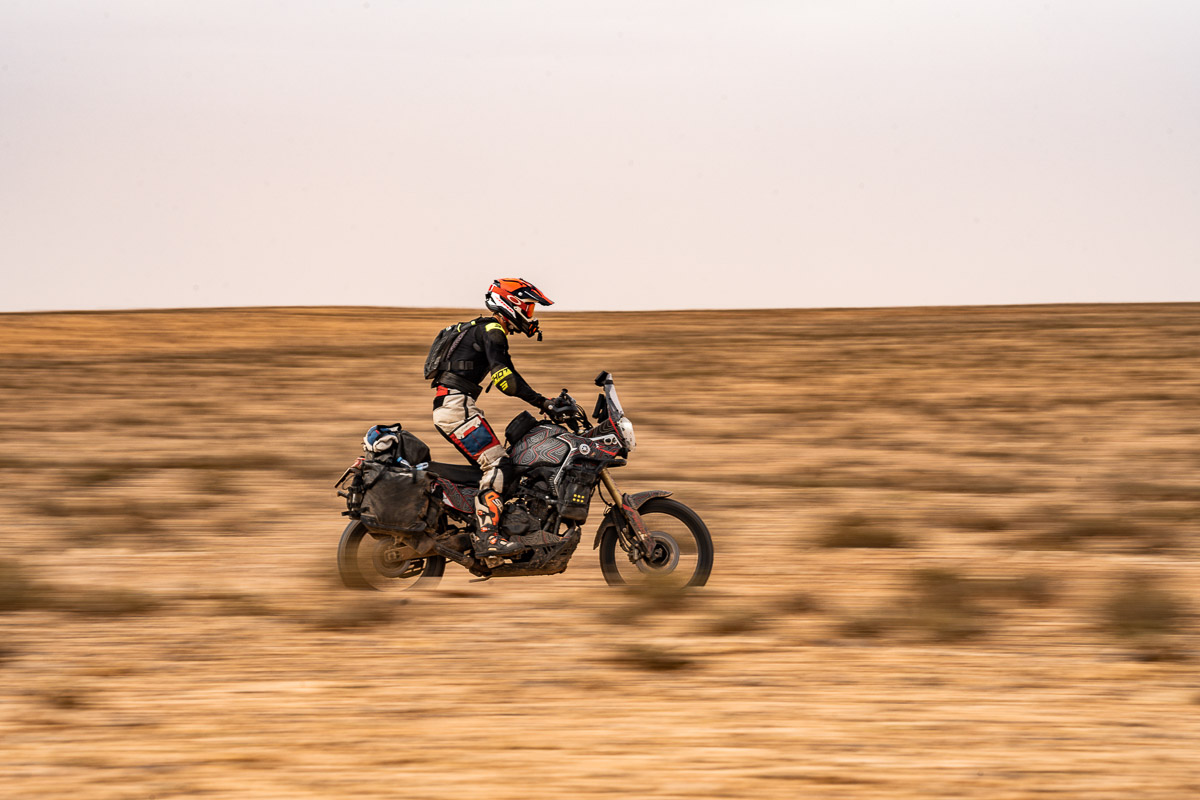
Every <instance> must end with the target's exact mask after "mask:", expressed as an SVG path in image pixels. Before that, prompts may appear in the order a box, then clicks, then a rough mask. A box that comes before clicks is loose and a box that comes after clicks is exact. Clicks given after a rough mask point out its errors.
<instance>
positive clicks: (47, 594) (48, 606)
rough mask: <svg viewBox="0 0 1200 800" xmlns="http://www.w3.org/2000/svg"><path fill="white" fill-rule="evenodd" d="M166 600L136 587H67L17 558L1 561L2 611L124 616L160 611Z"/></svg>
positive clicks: (0, 597)
mask: <svg viewBox="0 0 1200 800" xmlns="http://www.w3.org/2000/svg"><path fill="white" fill-rule="evenodd" d="M161 605H162V603H161V601H160V600H159V599H157V598H155V597H153V596H152V595H148V594H145V593H143V592H139V591H136V590H133V589H124V588H110V589H74V588H71V589H65V588H59V587H55V586H50V585H49V584H45V583H41V582H40V581H36V580H34V579H33V578H31V577H30V576H29V575H28V574H27V573H26V570H25V569H24V567H22V566H21V565H20V564H19V563H17V562H16V561H11V560H6V561H0V612H3V611H32V610H41V611H63V612H66V613H69V614H83V615H89V616H124V615H128V614H148V613H151V612H154V611H157V610H158V609H159V608H160V607H161Z"/></svg>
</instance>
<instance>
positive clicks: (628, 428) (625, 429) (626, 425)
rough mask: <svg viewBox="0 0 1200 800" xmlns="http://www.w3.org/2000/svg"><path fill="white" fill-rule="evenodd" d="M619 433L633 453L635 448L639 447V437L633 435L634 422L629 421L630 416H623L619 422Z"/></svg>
mask: <svg viewBox="0 0 1200 800" xmlns="http://www.w3.org/2000/svg"><path fill="white" fill-rule="evenodd" d="M617 433H619V434H621V439H622V440H623V441H624V442H625V449H626V450H628V451H629V452H631V453H632V452H633V448H635V447H637V438H636V437H635V436H634V435H633V423H632V422H630V421H629V417H621V419H620V420H619V421H618V422H617Z"/></svg>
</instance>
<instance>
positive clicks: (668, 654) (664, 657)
mask: <svg viewBox="0 0 1200 800" xmlns="http://www.w3.org/2000/svg"><path fill="white" fill-rule="evenodd" d="M613 660H614V661H616V662H617V663H619V664H624V665H625V666H628V667H633V668H635V669H642V670H646V671H647V672H677V671H679V670H682V669H687V668H689V667H691V666H693V665H694V664H695V662H694V661H693V660H692V659H691V658H688V657H687V656H685V655H683V654H681V653H677V652H675V651H674V650H671V649H669V648H666V647H661V646H659V645H651V644H631V645H628V646H626V647H625V648H624V649H623V650H622V651H621V652H619V653H618V654H617V655H616V656H614V657H613Z"/></svg>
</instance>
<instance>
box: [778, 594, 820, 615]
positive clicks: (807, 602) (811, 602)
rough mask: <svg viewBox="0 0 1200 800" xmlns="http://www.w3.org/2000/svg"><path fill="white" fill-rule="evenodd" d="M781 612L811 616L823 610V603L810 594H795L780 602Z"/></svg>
mask: <svg viewBox="0 0 1200 800" xmlns="http://www.w3.org/2000/svg"><path fill="white" fill-rule="evenodd" d="M779 610H780V611H782V612H783V613H785V614H811V613H813V612H814V611H820V610H821V603H820V601H818V600H817V598H816V597H814V596H813V595H812V594H810V593H808V592H795V593H794V594H789V595H787V596H786V597H784V598H783V599H782V600H781V601H780V603H779Z"/></svg>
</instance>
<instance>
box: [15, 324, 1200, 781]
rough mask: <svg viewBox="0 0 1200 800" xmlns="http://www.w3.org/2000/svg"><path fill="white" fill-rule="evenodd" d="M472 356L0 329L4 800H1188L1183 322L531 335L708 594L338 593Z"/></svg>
mask: <svg viewBox="0 0 1200 800" xmlns="http://www.w3.org/2000/svg"><path fill="white" fill-rule="evenodd" d="M468 316H469V314H467V313H466V312H455V311H442V312H438V311H429V310H422V311H405V310H392V309H304V310H298V309H250V310H229V311H196V312H186V311H185V312H146V313H98V314H44V315H24V314H22V315H4V316H0V359H2V360H0V364H2V365H3V366H0V442H2V445H0V476H2V477H3V489H0V531H2V538H0V559H2V561H0V795H3V796H4V797H12V798H72V800H100V799H101V798H113V799H114V800H115V799H116V798H122V799H124V798H176V797H180V798H182V797H204V796H207V797H221V798H224V797H229V798H342V797H345V798H351V797H353V798H368V797H381V798H382V797H411V798H448V797H454V798H463V797H466V798H471V797H489V798H530V797H547V798H551V797H552V798H560V797H592V796H595V797H655V798H683V797H755V798H759V797H820V798H826V797H828V798H843V797H844V798H871V797H884V798H940V797H946V798H1026V797H1034V796H1038V797H1041V796H1060V797H1072V798H1076V797H1087V798H1130V797H1138V798H1183V797H1195V796H1200V672H1198V669H1197V659H1198V658H1200V651H1198V650H1197V647H1196V641H1195V634H1196V631H1197V624H1196V616H1195V612H1196V610H1197V609H1198V608H1200V570H1198V568H1197V560H1196V559H1197V555H1198V554H1200V548H1198V547H1197V541H1196V534H1197V531H1198V528H1200V524H1198V520H1200V478H1197V473H1198V468H1200V306H1197V305H1144V306H1133V305H1131V306H1060V307H1052V306H1046V307H1009V308H1000V307H996V308H971V309H967V308H961V309H905V310H897V309H889V310H831V311H781V312H734V313H721V314H702V313H663V314H564V313H559V314H548V315H547V316H546V322H545V328H546V330H547V338H546V341H545V342H543V343H542V344H540V345H539V344H537V343H536V342H532V341H525V340H521V341H519V342H514V345H513V349H514V354H515V358H516V361H517V364H518V366H519V367H520V368H521V369H522V371H523V372H524V373H525V374H526V375H527V377H528V378H529V379H530V381H531V382H532V383H533V384H534V386H535V387H537V388H538V389H540V390H541V391H542V392H544V393H547V394H551V393H554V392H557V391H558V389H559V388H562V387H564V386H565V387H570V388H572V389H573V391H574V393H575V395H576V397H577V398H579V399H580V400H581V401H582V404H583V405H584V406H585V407H586V408H589V409H590V406H591V401H592V399H593V396H594V392H595V390H594V388H593V387H592V385H591V379H592V378H593V377H594V375H595V374H596V372H598V371H599V370H600V369H608V370H610V371H612V372H613V373H614V375H615V376H616V378H617V383H618V386H619V388H620V389H621V393H622V397H623V399H624V401H625V405H626V407H627V411H628V413H629V415H630V416H631V418H632V419H633V421H634V422H635V424H636V425H637V431H638V436H639V448H638V450H637V452H636V453H635V454H634V456H633V458H632V459H631V463H630V465H629V466H628V467H625V468H623V469H622V470H620V471H619V472H618V473H617V474H616V477H617V478H618V481H619V483H621V484H622V486H623V488H626V489H627V490H634V491H636V490H642V489H650V488H664V489H670V490H673V491H674V492H675V493H676V495H675V496H676V497H677V498H678V499H680V500H682V501H683V502H685V503H687V504H689V505H691V506H692V507H694V508H695V509H696V510H697V511H698V512H699V513H700V514H701V515H702V516H703V517H704V518H705V519H706V520H707V522H708V524H709V527H710V528H711V530H712V532H713V536H714V539H715V542H716V548H717V561H716V567H715V569H714V572H713V576H712V580H711V582H710V584H709V586H708V587H707V588H706V589H704V590H702V591H699V592H695V593H692V594H690V595H688V596H687V597H686V598H684V599H683V600H682V601H673V600H672V599H671V598H664V597H660V596H657V595H654V594H638V593H631V592H627V591H620V590H615V589H611V588H609V587H606V586H605V585H604V582H603V580H602V578H601V576H600V573H599V569H598V565H597V562H596V558H595V554H594V552H593V551H591V550H585V548H584V547H581V548H580V551H579V553H578V554H577V556H576V559H575V561H574V562H573V563H572V565H571V568H570V569H569V570H568V571H567V572H566V573H565V574H563V575H560V576H555V577H544V578H529V579H519V580H517V579H514V580H495V581H491V582H488V583H470V582H468V578H469V577H470V576H469V575H467V574H466V573H465V572H463V571H462V570H461V569H459V568H457V567H454V566H453V565H451V566H450V567H448V569H447V575H446V578H445V580H444V581H443V582H442V584H441V587H440V588H439V589H438V590H437V591H436V592H433V593H421V594H416V595H414V594H412V593H408V594H405V595H393V594H363V593H355V592H349V591H347V590H344V589H342V588H341V587H340V586H339V585H338V584H337V581H336V577H335V564H334V556H335V548H336V544H337V540H338V537H339V534H340V532H341V528H342V527H343V524H344V518H342V517H340V516H339V512H340V511H341V509H342V507H343V506H341V504H340V503H341V501H339V500H338V498H336V496H335V495H334V493H333V489H332V487H331V484H332V482H333V480H334V479H335V478H336V477H337V476H338V475H339V474H340V473H341V471H342V470H343V469H344V467H345V466H346V465H348V464H349V462H350V461H351V460H353V459H354V457H355V456H356V455H357V453H358V441H359V439H360V438H361V436H362V434H363V431H364V430H365V429H366V427H367V426H368V425H370V424H371V423H375V422H393V421H397V420H399V421H403V422H404V423H405V424H406V426H407V427H410V428H411V429H413V430H414V431H416V432H417V433H418V434H419V435H422V436H423V437H424V438H425V439H426V440H427V441H428V442H429V444H430V446H431V447H433V449H434V451H435V454H436V455H438V456H440V457H441V458H442V459H443V460H452V459H454V458H455V456H454V455H453V454H452V453H451V452H450V451H449V448H448V447H447V446H446V445H445V444H444V443H443V442H441V441H440V440H439V439H438V438H437V437H436V436H435V435H434V434H433V429H432V425H431V423H430V421H429V407H430V392H429V390H428V388H427V387H426V386H425V385H424V384H423V382H422V381H421V380H419V373H420V365H421V362H422V360H423V358H424V354H425V351H426V349H427V347H428V342H429V340H431V338H432V336H433V333H434V332H435V331H436V329H437V328H439V327H440V326H442V325H444V324H447V323H449V322H452V321H455V320H457V319H462V318H466V317H468ZM483 405H484V407H485V408H486V409H487V410H488V412H489V415H490V416H491V418H492V419H494V420H496V421H497V422H499V424H500V425H501V426H502V425H503V423H504V422H505V421H506V420H507V419H508V418H509V417H510V416H512V415H513V414H515V413H517V412H518V411H519V410H521V405H520V403H519V402H517V401H513V400H510V399H509V398H505V397H501V396H497V393H492V394H489V395H486V396H485V398H484V401H483ZM598 518H599V514H594V515H593V520H592V523H591V524H589V526H588V527H587V529H586V533H585V543H590V534H591V532H592V531H593V530H594V523H595V521H597V520H598ZM868 545H871V546H868Z"/></svg>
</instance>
